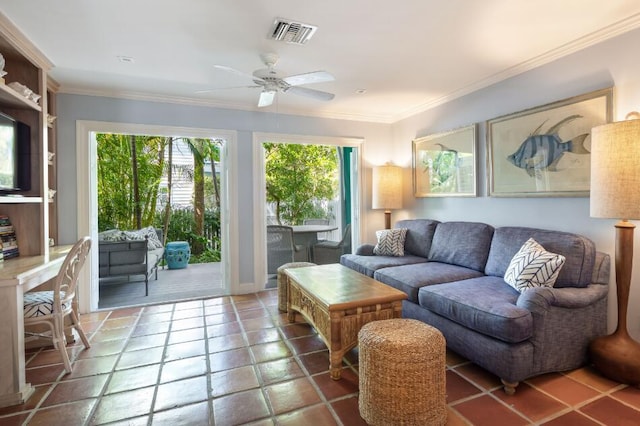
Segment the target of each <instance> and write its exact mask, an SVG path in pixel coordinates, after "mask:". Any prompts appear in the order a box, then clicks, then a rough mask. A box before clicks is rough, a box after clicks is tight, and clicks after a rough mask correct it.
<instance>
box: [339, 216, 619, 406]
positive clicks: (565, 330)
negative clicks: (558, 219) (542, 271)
mask: <svg viewBox="0 0 640 426" xmlns="http://www.w3.org/2000/svg"><path fill="white" fill-rule="evenodd" d="M395 227H396V228H406V229H407V230H408V231H407V234H406V240H405V245H404V250H405V253H404V256H399V257H394V256H378V255H374V253H373V248H374V245H371V244H365V245H363V246H361V247H359V248H358V249H357V250H356V253H355V254H345V255H343V256H342V257H341V258H340V263H341V264H342V265H344V266H347V267H349V268H351V269H354V270H356V271H358V272H360V273H362V274H365V275H368V276H370V277H373V278H375V279H376V280H378V281H380V282H382V283H385V284H387V285H390V286H392V287H394V288H397V289H399V290H402V291H404V292H405V293H407V296H408V299H407V300H405V301H404V304H403V316H404V317H406V318H414V319H418V320H421V321H423V322H425V323H427V324H430V325H432V326H434V327H436V328H437V329H439V330H440V331H441V332H442V333H443V334H444V336H445V338H446V340H447V346H448V347H449V348H451V349H452V350H453V351H454V352H456V353H458V354H460V355H462V356H464V357H466V358H467V359H469V360H470V361H472V362H474V363H476V364H477V365H480V366H482V367H483V368H485V369H486V370H488V371H490V372H492V373H494V374H496V375H497V376H498V377H499V378H500V379H501V380H502V384H503V385H504V390H505V392H506V393H508V394H513V393H514V392H515V388H516V386H517V385H518V383H519V382H520V381H522V380H525V379H527V378H529V377H533V376H536V375H539V374H543V373H548V372H554V371H564V370H570V369H574V368H577V367H579V366H581V365H583V364H585V363H586V362H587V347H588V344H589V342H590V341H591V340H592V339H594V338H595V337H597V336H601V335H604V334H606V331H607V330H606V329H607V294H608V283H609V272H610V258H609V255H607V254H605V253H601V252H597V251H596V249H595V246H594V244H593V242H592V241H591V240H589V239H588V238H585V237H583V236H580V235H577V234H572V233H567V232H560V231H550V230H543V229H535V228H526V227H498V228H494V227H492V226H491V225H487V224H484V223H476V222H438V221H435V220H429V219H413V220H404V221H399V222H398V223H397V224H396V226H395ZM529 238H533V239H535V240H536V241H537V242H538V243H540V244H541V245H542V246H543V247H544V248H545V249H546V250H548V251H550V252H553V253H558V254H562V255H563V256H565V257H566V262H565V264H564V266H563V267H562V269H561V271H560V274H559V276H558V279H557V281H556V283H555V286H554V287H552V288H550V287H537V288H533V289H529V290H527V291H524V292H522V293H520V292H519V291H518V290H516V289H515V288H513V287H511V286H510V285H508V284H507V283H506V282H505V281H504V278H503V277H504V274H505V271H506V269H507V267H508V266H509V264H510V262H511V259H512V258H513V256H514V254H516V253H517V252H518V250H519V249H520V248H521V246H522V245H523V244H524V243H525V242H526V241H527V240H528V239H529Z"/></svg>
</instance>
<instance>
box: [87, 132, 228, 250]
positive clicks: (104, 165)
mask: <svg viewBox="0 0 640 426" xmlns="http://www.w3.org/2000/svg"><path fill="white" fill-rule="evenodd" d="M96 138H97V142H98V228H99V230H100V231H102V230H106V229H113V228H118V229H139V228H142V227H145V226H150V225H152V226H156V227H160V228H162V229H163V231H164V235H165V239H166V241H177V240H184V241H189V242H190V245H191V251H192V253H193V256H192V259H193V261H195V262H197V261H198V260H201V259H217V260H209V261H219V259H220V241H219V239H220V237H219V236H220V216H219V211H220V195H219V186H220V185H219V183H218V177H217V173H216V170H215V164H216V162H217V161H219V160H220V147H221V144H222V141H221V140H212V139H184V138H180V139H181V140H183V141H184V142H185V143H186V145H187V146H188V147H189V150H190V151H191V154H192V155H193V159H194V166H193V168H191V169H190V170H185V168H184V167H174V165H173V160H172V153H173V149H172V146H173V144H175V143H176V141H177V138H171V137H159V136H135V135H118V134H99V135H97V136H96ZM165 152H167V153H168V155H167V157H168V159H167V161H165ZM207 160H208V161H209V162H210V163H211V171H212V174H211V177H208V176H205V171H204V167H205V163H206V161H207ZM174 174H181V175H182V176H189V178H190V179H192V180H193V184H194V194H193V208H192V209H189V210H186V211H185V210H183V211H180V212H179V214H178V215H177V216H176V212H175V211H173V207H172V206H171V204H170V200H171V191H172V185H173V183H172V180H173V176H174ZM163 175H165V176H166V177H167V188H166V189H165V190H164V191H163V192H162V195H163V196H164V197H163V198H164V199H165V205H164V206H162V207H160V208H158V195H159V194H161V191H160V183H161V180H162V177H163ZM207 181H210V182H207ZM206 187H208V188H211V189H212V192H210V193H209V194H210V196H209V197H206V196H205V192H206V191H205V188H206ZM207 198H209V199H211V201H209V202H206V200H207ZM185 215H190V219H189V220H187V219H185ZM174 216H175V218H174ZM185 224H187V225H188V227H187V226H185ZM205 231H206V232H205Z"/></svg>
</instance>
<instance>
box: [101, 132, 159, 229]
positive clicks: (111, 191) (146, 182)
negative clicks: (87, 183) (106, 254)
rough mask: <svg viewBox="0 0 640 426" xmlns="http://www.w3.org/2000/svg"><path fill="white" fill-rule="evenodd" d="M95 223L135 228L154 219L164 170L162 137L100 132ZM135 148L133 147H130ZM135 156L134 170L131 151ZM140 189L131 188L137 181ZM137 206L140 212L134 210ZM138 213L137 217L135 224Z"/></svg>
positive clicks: (113, 226) (105, 226)
mask: <svg viewBox="0 0 640 426" xmlns="http://www.w3.org/2000/svg"><path fill="white" fill-rule="evenodd" d="M96 139H97V142H98V226H99V230H101V231H102V230H105V229H110V228H119V229H134V228H138V227H142V226H149V225H151V224H152V223H153V217H154V212H155V206H156V201H157V196H158V188H159V185H160V179H161V177H162V170H163V158H164V156H163V155H162V154H161V153H162V152H163V150H164V146H165V144H164V138H158V137H153V136H135V142H132V140H131V137H130V136H127V135H118V134H109V133H105V134H99V135H97V136H96ZM132 150H134V151H132ZM133 153H135V157H136V159H137V161H136V166H135V169H137V170H136V171H135V172H134V166H133V165H132V160H131V159H132V154H133ZM136 181H137V185H138V187H139V188H142V189H143V190H141V191H138V194H137V196H136V191H135V190H134V188H135V186H136V183H135V182H136ZM137 209H139V213H136V210H137ZM137 217H140V224H139V225H138V220H137V219H136V218H137Z"/></svg>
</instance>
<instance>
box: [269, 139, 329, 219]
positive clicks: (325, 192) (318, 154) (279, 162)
mask: <svg viewBox="0 0 640 426" xmlns="http://www.w3.org/2000/svg"><path fill="white" fill-rule="evenodd" d="M264 150H265V172H266V185H267V188H266V193H267V202H270V203H274V204H275V206H276V211H275V214H276V217H277V221H278V223H288V224H291V225H298V224H301V223H302V221H303V219H304V218H309V217H322V216H325V217H326V216H327V212H322V211H318V204H319V202H321V201H329V200H332V199H333V198H334V197H335V196H336V188H337V187H338V164H339V162H338V154H337V150H336V148H335V147H332V146H325V145H299V144H283V143H265V144H264Z"/></svg>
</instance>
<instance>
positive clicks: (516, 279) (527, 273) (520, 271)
mask: <svg viewBox="0 0 640 426" xmlns="http://www.w3.org/2000/svg"><path fill="white" fill-rule="evenodd" d="M564 260H565V259H564V256H563V255H561V254H555V253H551V252H548V251H546V250H545V249H544V247H542V246H541V245H540V244H538V243H537V242H536V240H534V239H533V238H529V239H528V240H527V242H526V243H524V244H523V245H522V247H521V248H520V250H518V252H517V253H516V254H515V255H514V256H513V259H511V263H510V264H509V267H508V268H507V271H506V272H505V274H504V280H505V282H506V283H507V284H509V285H510V286H511V287H513V288H515V289H516V290H518V291H520V292H523V291H526V290H527V289H530V288H533V287H553V285H554V284H555V282H556V280H557V279H558V274H559V273H560V270H561V269H562V265H564Z"/></svg>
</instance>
